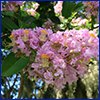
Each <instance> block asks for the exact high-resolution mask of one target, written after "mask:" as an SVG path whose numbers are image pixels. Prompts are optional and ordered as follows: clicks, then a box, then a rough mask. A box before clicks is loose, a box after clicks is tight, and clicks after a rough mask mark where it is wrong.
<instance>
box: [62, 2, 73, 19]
mask: <svg viewBox="0 0 100 100" xmlns="http://www.w3.org/2000/svg"><path fill="white" fill-rule="evenodd" d="M71 13H72V2H71V1H64V2H63V9H62V16H64V17H65V18H68V17H70V16H71Z"/></svg>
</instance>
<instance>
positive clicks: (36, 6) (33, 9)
mask: <svg viewBox="0 0 100 100" xmlns="http://www.w3.org/2000/svg"><path fill="white" fill-rule="evenodd" d="M38 6H39V4H38V3H35V4H33V8H31V9H28V8H27V13H28V14H30V15H32V16H35V15H36V9H37V8H38Z"/></svg>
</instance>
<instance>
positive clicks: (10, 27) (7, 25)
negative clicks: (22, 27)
mask: <svg viewBox="0 0 100 100" xmlns="http://www.w3.org/2000/svg"><path fill="white" fill-rule="evenodd" d="M1 23H2V25H3V26H4V27H5V28H6V29H8V30H10V31H12V30H13V29H18V28H19V27H18V26H17V25H16V24H15V23H14V22H13V21H12V20H11V19H10V18H8V17H5V18H1Z"/></svg>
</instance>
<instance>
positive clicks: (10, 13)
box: [5, 10, 14, 16]
mask: <svg viewBox="0 0 100 100" xmlns="http://www.w3.org/2000/svg"><path fill="white" fill-rule="evenodd" d="M5 15H6V16H14V12H13V11H9V10H5Z"/></svg>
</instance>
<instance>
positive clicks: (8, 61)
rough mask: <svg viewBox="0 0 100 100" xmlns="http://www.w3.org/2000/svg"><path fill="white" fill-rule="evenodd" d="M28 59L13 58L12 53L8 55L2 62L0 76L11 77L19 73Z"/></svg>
mask: <svg viewBox="0 0 100 100" xmlns="http://www.w3.org/2000/svg"><path fill="white" fill-rule="evenodd" d="M29 59H30V57H28V58H20V57H17V58H15V54H14V53H10V54H9V55H8V56H7V57H6V58H5V59H4V61H3V63H2V66H1V74H2V75H3V76H9V75H13V74H15V73H17V72H19V71H21V70H22V69H23V68H24V67H26V65H27V64H28V62H29Z"/></svg>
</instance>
